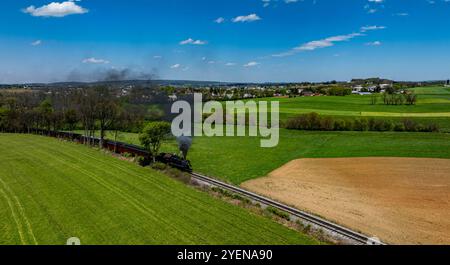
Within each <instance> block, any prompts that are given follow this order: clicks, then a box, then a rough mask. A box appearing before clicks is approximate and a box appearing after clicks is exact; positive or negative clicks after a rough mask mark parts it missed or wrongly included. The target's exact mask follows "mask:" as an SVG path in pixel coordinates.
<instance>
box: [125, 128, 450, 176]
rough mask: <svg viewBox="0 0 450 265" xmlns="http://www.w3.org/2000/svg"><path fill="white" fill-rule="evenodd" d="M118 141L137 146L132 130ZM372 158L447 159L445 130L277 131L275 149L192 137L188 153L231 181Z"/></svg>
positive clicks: (240, 140) (449, 144)
mask: <svg viewBox="0 0 450 265" xmlns="http://www.w3.org/2000/svg"><path fill="white" fill-rule="evenodd" d="M121 140H122V141H127V142H130V143H135V144H139V141H138V138H137V135H136V134H127V133H122V134H121ZM176 150H177V146H176V144H175V143H174V142H168V143H166V144H165V145H164V146H163V151H170V152H176ZM373 156H389V157H432V158H450V134H434V133H394V132H389V133H378V132H364V133H363V132H303V131H291V130H285V129H281V130H280V143H279V145H278V146H277V147H275V148H268V149H265V148H260V141H259V139H258V138H252V137H213V138H209V137H196V138H195V139H194V143H193V146H192V150H191V152H190V153H189V159H190V160H191V161H192V164H193V167H194V170H195V171H197V172H201V173H205V174H208V175H211V176H215V177H218V178H221V179H224V180H228V181H230V182H233V183H235V184H239V183H242V182H244V181H246V180H249V179H253V178H257V177H261V176H265V175H266V174H267V173H269V172H271V171H272V170H274V169H276V168H278V167H280V166H282V165H284V164H285V163H287V162H289V161H291V160H293V159H297V158H316V157H325V158H327V157H373Z"/></svg>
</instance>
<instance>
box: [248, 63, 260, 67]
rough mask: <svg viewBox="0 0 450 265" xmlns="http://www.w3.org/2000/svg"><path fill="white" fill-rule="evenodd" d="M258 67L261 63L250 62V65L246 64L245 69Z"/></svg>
mask: <svg viewBox="0 0 450 265" xmlns="http://www.w3.org/2000/svg"><path fill="white" fill-rule="evenodd" d="M257 65H260V63H257V62H249V63H246V64H244V67H254V66H257Z"/></svg>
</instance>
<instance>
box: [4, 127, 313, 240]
mask: <svg viewBox="0 0 450 265" xmlns="http://www.w3.org/2000/svg"><path fill="white" fill-rule="evenodd" d="M0 149H1V150H2V153H1V159H0V244H34V243H38V244H64V243H65V241H66V240H67V238H69V237H73V236H76V237H79V238H81V241H82V243H83V244H304V243H316V242H315V241H313V240H311V239H308V238H306V237H304V236H302V235H301V234H299V233H297V232H295V231H292V230H289V229H287V228H285V227H283V226H281V225H279V224H276V223H274V222H272V221H270V220H268V219H265V218H263V217H259V216H256V215H254V214H251V213H249V212H247V211H246V210H244V209H241V208H238V207H235V206H233V205H230V204H227V203H224V202H222V201H220V200H217V199H214V198H211V197H210V196H209V195H207V194H204V193H202V192H198V191H196V190H194V189H192V188H189V187H186V186H185V185H184V184H182V183H178V182H176V181H174V180H172V179H170V178H168V177H166V176H164V175H161V174H159V173H157V172H154V171H152V170H149V169H145V168H140V167H138V166H135V165H133V164H130V163H128V162H124V161H120V160H118V159H115V158H113V157H111V156H109V155H104V154H102V153H100V152H98V151H96V150H93V149H89V148H86V147H84V146H81V145H76V144H74V143H62V142H60V141H58V140H56V139H51V138H44V137H38V136H29V135H28V136H27V135H5V134H0Z"/></svg>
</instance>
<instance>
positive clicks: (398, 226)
mask: <svg viewBox="0 0 450 265" xmlns="http://www.w3.org/2000/svg"><path fill="white" fill-rule="evenodd" d="M242 186H243V187H244V188H247V189H249V190H252V191H254V192H257V193H260V194H263V195H266V196H269V197H271V198H274V199H276V200H279V201H282V202H284V203H287V204H290V205H292V206H295V207H297V208H299V209H303V210H306V211H309V212H312V213H315V214H317V215H320V216H322V217H325V218H327V219H329V220H332V221H335V222H337V223H339V224H342V225H345V226H347V227H349V228H352V229H354V230H357V231H361V232H363V233H365V234H367V235H369V236H377V237H379V238H381V239H382V240H383V241H384V242H387V243H393V244H450V160H449V159H422V158H339V159H300V160H295V161H292V162H290V163H288V164H286V165H285V166H283V167H281V168H279V169H277V170H275V171H273V172H272V173H270V174H269V176H267V177H265V178H260V179H255V180H251V181H248V182H245V183H243V184H242Z"/></svg>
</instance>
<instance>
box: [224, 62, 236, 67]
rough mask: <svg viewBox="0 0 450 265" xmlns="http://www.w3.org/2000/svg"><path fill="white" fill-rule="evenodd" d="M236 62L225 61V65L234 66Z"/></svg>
mask: <svg viewBox="0 0 450 265" xmlns="http://www.w3.org/2000/svg"><path fill="white" fill-rule="evenodd" d="M235 65H236V63H226V64H225V66H235Z"/></svg>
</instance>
